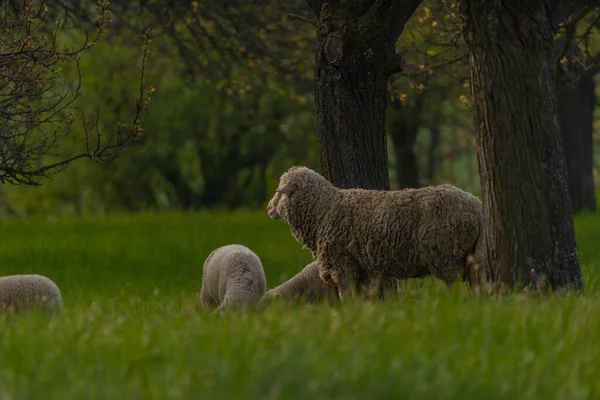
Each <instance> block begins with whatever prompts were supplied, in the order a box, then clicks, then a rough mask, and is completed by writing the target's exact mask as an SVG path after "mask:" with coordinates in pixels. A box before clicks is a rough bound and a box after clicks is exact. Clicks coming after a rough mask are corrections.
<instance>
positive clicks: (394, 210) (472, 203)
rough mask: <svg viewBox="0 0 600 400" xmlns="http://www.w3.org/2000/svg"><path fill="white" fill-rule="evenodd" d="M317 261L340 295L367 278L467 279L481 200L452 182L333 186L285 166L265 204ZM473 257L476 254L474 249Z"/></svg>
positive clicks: (313, 174)
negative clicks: (391, 187) (374, 187)
mask: <svg viewBox="0 0 600 400" xmlns="http://www.w3.org/2000/svg"><path fill="white" fill-rule="evenodd" d="M267 213H268V215H269V217H270V218H272V219H280V218H281V219H283V220H284V221H285V222H286V223H287V224H288V225H289V226H290V230H291V233H292V236H293V237H294V238H295V239H296V240H297V241H298V242H300V243H301V244H303V245H304V247H307V248H308V249H310V251H311V252H312V255H313V258H314V259H315V261H318V262H319V276H320V277H321V279H322V280H323V281H325V282H327V283H330V284H334V285H336V286H337V288H338V294H339V296H340V298H341V299H342V300H343V298H344V297H345V296H350V297H351V296H352V295H353V293H352V291H353V290H354V289H357V288H360V287H361V285H362V286H363V287H364V283H365V282H367V281H368V280H369V279H374V278H375V279H383V280H384V281H387V282H390V280H391V279H394V278H395V279H408V278H422V277H426V276H429V275H433V276H435V277H436V278H438V279H441V280H442V281H444V282H445V283H446V285H447V286H448V287H451V286H452V284H453V283H454V282H455V281H456V279H458V278H459V277H463V279H465V280H466V281H467V283H469V285H472V284H473V283H474V280H475V279H473V282H472V281H471V277H472V275H469V274H468V273H467V257H468V256H469V255H472V254H474V253H475V254H477V248H476V247H478V246H479V245H480V241H479V240H478V239H479V237H480V234H481V232H482V231H483V229H482V228H483V211H482V204H481V200H479V199H478V198H477V197H475V196H473V195H472V194H470V193H467V192H465V191H463V190H461V189H459V188H457V187H454V186H452V185H447V184H444V185H437V186H429V187H425V188H420V189H404V190H398V191H383V190H366V189H340V188H337V187H335V186H334V185H333V184H331V183H330V182H329V181H327V180H326V179H325V178H324V177H322V176H321V175H320V174H318V173H317V172H315V171H313V170H311V169H309V168H306V167H301V166H292V167H290V168H289V169H288V170H287V171H286V172H284V173H283V174H282V175H281V177H280V180H279V186H278V188H277V189H276V191H275V193H274V195H273V197H272V198H271V200H270V201H269V203H268V205H267ZM475 257H477V256H475ZM351 283H353V284H354V285H351Z"/></svg>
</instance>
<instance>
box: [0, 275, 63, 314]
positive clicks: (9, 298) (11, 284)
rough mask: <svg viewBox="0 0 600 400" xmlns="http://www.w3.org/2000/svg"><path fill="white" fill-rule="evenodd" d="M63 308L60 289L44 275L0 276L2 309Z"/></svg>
mask: <svg viewBox="0 0 600 400" xmlns="http://www.w3.org/2000/svg"><path fill="white" fill-rule="evenodd" d="M31 308H40V309H44V310H58V311H60V310H62V296H61V293H60V289H59V288H58V286H56V284H55V283H54V282H53V281H52V280H50V279H49V278H47V277H45V276H42V275H35V274H31V275H10V276H5V277H1V278H0V309H14V310H15V311H24V310H26V309H31Z"/></svg>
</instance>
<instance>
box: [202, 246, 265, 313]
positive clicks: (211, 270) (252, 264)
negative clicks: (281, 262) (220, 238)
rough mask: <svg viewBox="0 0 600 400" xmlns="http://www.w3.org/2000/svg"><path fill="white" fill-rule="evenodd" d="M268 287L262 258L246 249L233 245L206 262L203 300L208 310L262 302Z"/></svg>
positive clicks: (204, 306) (211, 256) (219, 249)
mask: <svg viewBox="0 0 600 400" xmlns="http://www.w3.org/2000/svg"><path fill="white" fill-rule="evenodd" d="M266 287H267V281H266V278H265V272H264V270H263V266H262V263H261V261H260V259H259V258H258V256H257V255H256V254H254V252H252V250H250V249H249V248H247V247H246V246H242V245H238V244H230V245H227V246H223V247H219V248H218V249H216V250H214V251H213V252H212V253H210V255H209V256H208V258H207V259H206V261H205V262H204V266H203V268H202V288H201V289H200V301H201V304H202V307H203V308H204V309H205V310H209V309H210V308H213V307H215V306H218V311H223V310H224V309H226V308H227V307H229V306H236V307H238V308H243V307H247V306H249V305H252V304H255V303H256V302H258V300H260V298H261V297H262V296H263V295H264V294H265V291H266Z"/></svg>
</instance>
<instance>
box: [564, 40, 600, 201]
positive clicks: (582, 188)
mask: <svg viewBox="0 0 600 400" xmlns="http://www.w3.org/2000/svg"><path fill="white" fill-rule="evenodd" d="M563 45H564V44H563ZM576 52H577V48H576V47H574V46H573V44H571V45H570V48H569V50H568V51H567V54H566V55H567V57H568V58H569V59H572V58H571V57H573V56H576V55H577V56H581V54H576ZM578 53H581V52H580V51H579V52H578ZM573 82H574V83H573ZM556 90H557V96H558V116H559V121H560V125H561V134H562V144H563V149H564V153H565V159H566V165H567V174H568V175H567V176H568V182H569V193H570V194H571V201H572V205H573V208H572V211H573V213H578V212H580V211H596V193H595V191H594V151H593V147H594V140H593V133H594V127H593V122H594V108H595V106H596V98H595V90H596V83H595V81H594V77H593V75H592V74H589V73H586V72H584V71H583V68H582V67H581V65H580V64H579V63H577V62H571V63H570V67H569V69H568V70H567V71H563V70H562V69H559V72H558V76H557V79H556Z"/></svg>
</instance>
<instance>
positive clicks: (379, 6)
mask: <svg viewBox="0 0 600 400" xmlns="http://www.w3.org/2000/svg"><path fill="white" fill-rule="evenodd" d="M307 2H308V3H309V5H310V6H311V8H312V9H313V11H314V12H315V13H316V15H317V39H318V48H317V52H316V57H315V100H316V108H317V123H318V130H319V139H320V144H321V165H322V169H323V174H324V176H325V178H326V179H328V180H329V181H331V182H332V183H333V184H334V185H336V186H339V187H345V188H364V189H385V190H389V187H390V186H389V176H388V157H387V137H386V108H387V84H388V77H389V75H390V73H393V72H397V70H396V71H394V70H395V69H396V68H395V66H394V63H395V62H396V61H397V58H396V57H395V54H394V49H395V43H396V40H397V38H398V36H399V35H400V33H401V31H402V28H403V27H404V24H405V23H406V21H407V20H408V18H409V17H410V16H411V15H412V13H413V12H414V10H415V9H416V7H417V5H418V3H419V1H417V0H411V1H403V2H390V1H381V0H377V1H361V2H356V3H352V2H329V1H316V0H309V1H307Z"/></svg>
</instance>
